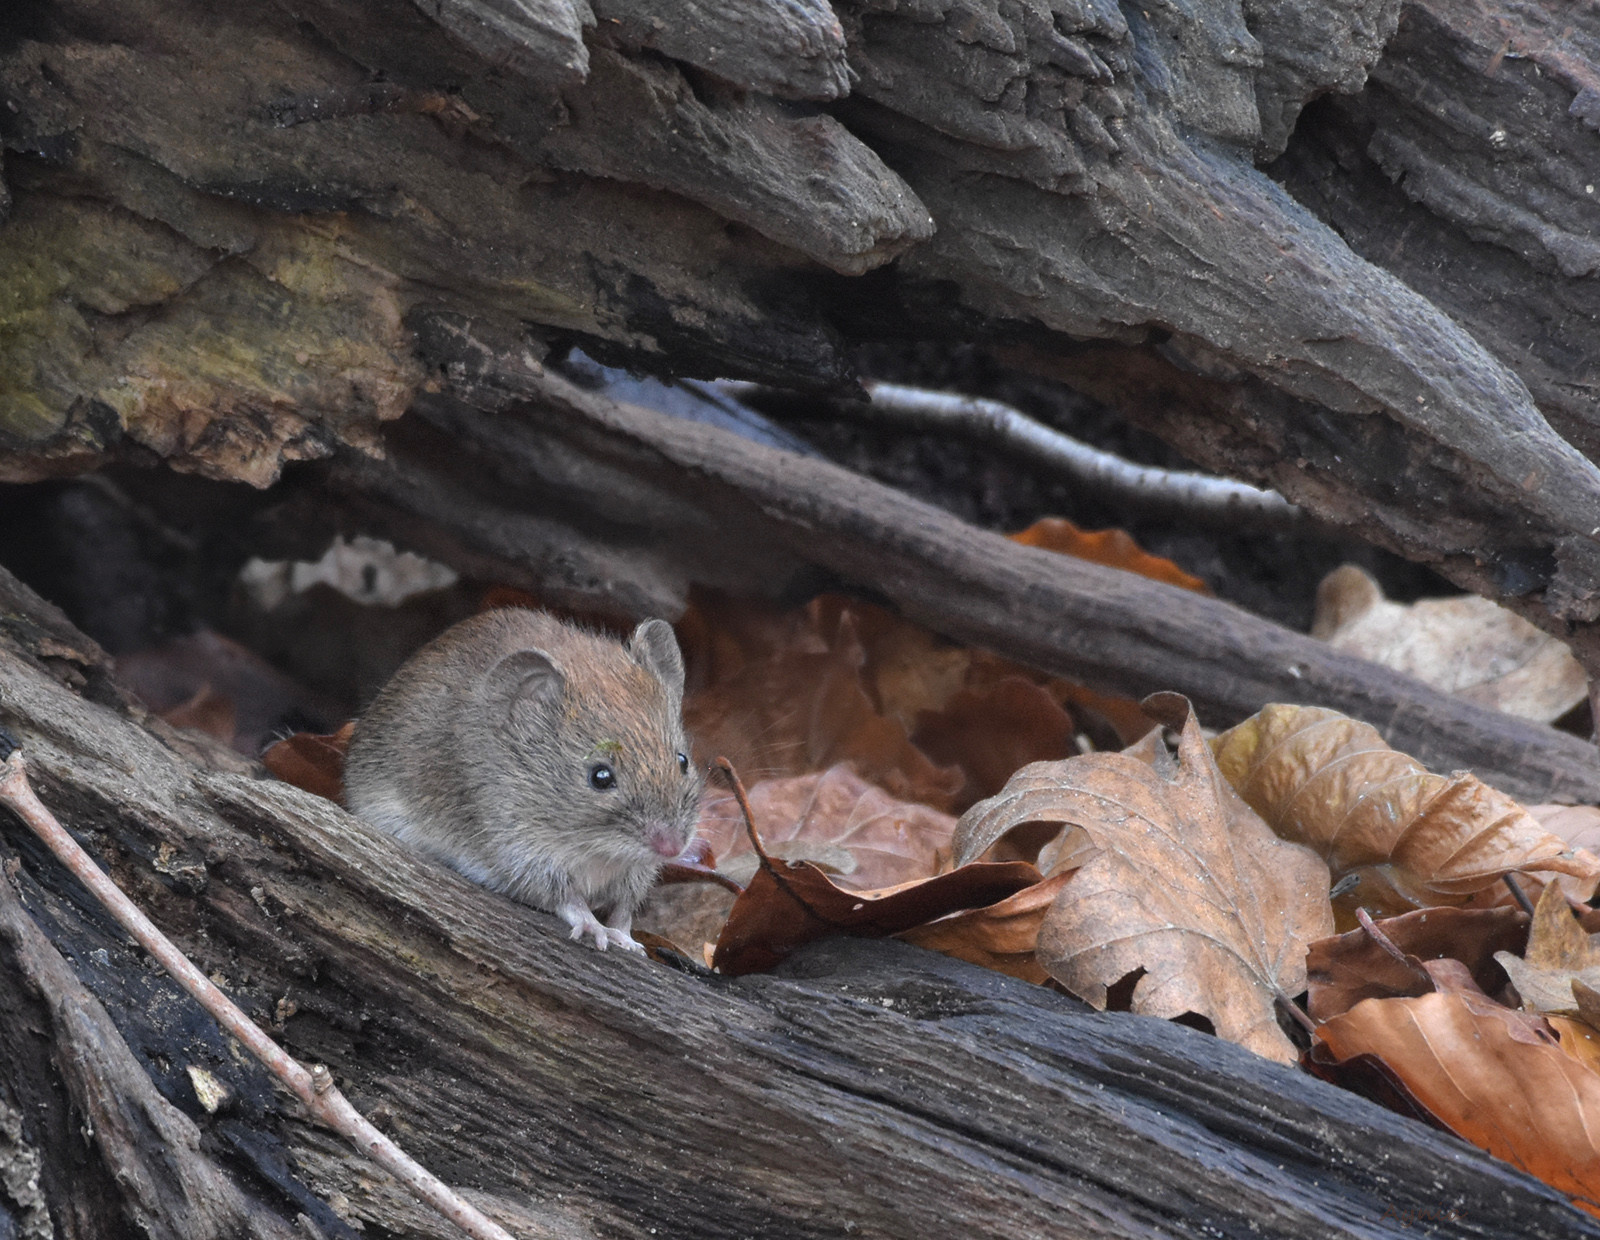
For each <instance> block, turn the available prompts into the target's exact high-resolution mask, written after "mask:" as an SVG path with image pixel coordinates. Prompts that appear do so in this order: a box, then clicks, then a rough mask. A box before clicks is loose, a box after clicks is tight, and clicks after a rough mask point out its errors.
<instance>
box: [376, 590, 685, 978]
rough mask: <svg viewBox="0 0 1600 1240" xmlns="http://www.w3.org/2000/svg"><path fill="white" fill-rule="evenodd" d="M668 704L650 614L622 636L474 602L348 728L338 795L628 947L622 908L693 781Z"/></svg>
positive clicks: (664, 636)
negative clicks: (473, 609)
mask: <svg viewBox="0 0 1600 1240" xmlns="http://www.w3.org/2000/svg"><path fill="white" fill-rule="evenodd" d="M682 706H683V657H682V655H681V654H680V653H679V651H678V642H677V639H676V638H675V637H674V636H673V633H672V629H671V627H670V626H668V625H667V623H666V622H665V621H663V620H646V621H645V622H644V623H643V624H641V625H639V627H638V628H636V629H635V630H634V631H633V635H632V636H631V637H630V638H629V639H628V640H627V642H626V643H620V642H617V641H614V640H613V639H611V638H609V637H605V636H601V635H599V634H595V633H590V632H586V631H584V630H582V629H578V628H575V627H573V626H572V625H569V624H566V623H563V622H562V621H560V620H557V619H556V618H555V617H553V616H550V615H547V614H545V613H544V612H536V611H524V610H518V609H509V608H508V609H502V610H497V611H489V612H484V613H483V614H482V615H478V616H474V617H473V618H472V619H470V620H464V621H462V622H461V623H460V624H458V625H456V626H454V627H453V628H451V629H449V630H447V631H446V632H445V633H443V634H441V635H440V636H439V637H437V638H435V639H434V640H433V641H432V642H430V643H429V644H428V645H426V646H424V647H423V648H422V649H421V650H419V651H418V652H417V653H416V654H415V655H413V656H412V657H411V658H410V660H408V661H407V662H406V664H405V665H404V666H403V667H402V668H401V669H400V670H399V671H398V672H396V673H395V675H394V678H393V679H392V680H391V681H390V682H389V683H388V685H386V686H385V687H384V689H383V691H382V692H381V693H379V694H378V697H377V699H376V700H375V701H374V702H373V703H372V706H371V707H370V708H369V709H368V711H367V713H366V715H365V716H363V717H362V719H361V721H360V722H359V723H358V724H357V725H356V729H355V733H354V735H353V736H352V737H351V739H350V750H349V754H348V756H347V758H346V762H345V799H346V801H347V802H348V804H349V806H350V808H351V809H352V810H353V811H354V812H355V813H357V814H359V815H360V816H361V817H362V818H364V819H366V820H367V821H368V822H370V823H371V824H372V825H373V826H376V827H380V828H382V829H383V830H385V831H389V832H392V833H393V834H395V835H397V836H399V837H400V839H402V840H404V841H405V842H406V843H408V844H411V845H413V846H414V847H416V848H419V849H421V850H422V851H424V852H426V853H430V854H431V855H433V856H435V857H437V858H439V859H440V860H441V861H444V862H445V863H446V864H448V865H450V866H451V867H453V868H454V869H456V870H459V871H460V872H461V873H462V874H465V875H466V876H467V877H468V878H471V879H474V880H476V881H477V882H480V883H482V884H483V885H484V886H486V887H492V888H494V889H495V890H497V891H504V892H506V893H507V894H509V895H511V896H513V897H515V898H516V899H518V900H522V901H524V902H526V903H528V904H532V905H535V906H537V907H538V908H542V909H545V910H547V911H548V912H552V913H556V914H557V915H559V916H560V917H561V918H562V919H563V920H565V921H566V923H567V924H568V925H569V926H571V927H572V937H573V938H575V939H583V938H589V939H591V940H593V942H594V944H595V946H596V947H599V948H600V949H602V950H604V949H605V948H606V946H607V945H608V944H614V945H616V946H619V947H625V948H630V949H633V950H642V949H641V948H639V947H638V945H637V944H636V943H635V942H634V940H633V938H632V936H631V935H630V933H629V929H630V927H631V925H632V922H633V914H634V910H635V909H637V908H638V906H639V903H640V901H641V900H643V899H644V895H645V893H646V892H647V891H648V890H649V889H650V886H651V884H652V883H654V882H655V880H656V877H657V875H658V874H659V873H660V870H661V866H662V865H663V864H664V863H665V861H666V860H667V859H668V858H670V857H674V856H677V855H678V853H679V852H681V851H682V850H683V848H684V847H685V846H686V845H687V843H688V840H689V836H690V835H691V833H692V832H693V830H694V822H695V815H696V809H697V806H698V801H699V795H700V779H699V776H698V774H697V773H696V771H695V770H694V767H693V765H692V763H690V761H689V759H688V757H687V756H686V755H687V754H688V752H689V745H688V742H687V740H686V739H685V736H684V732H683V718H682ZM608 910H609V914H610V915H609V917H608V918H607V921H606V923H605V924H601V922H600V920H599V918H598V917H597V916H596V913H597V912H599V913H605V912H607V911H608Z"/></svg>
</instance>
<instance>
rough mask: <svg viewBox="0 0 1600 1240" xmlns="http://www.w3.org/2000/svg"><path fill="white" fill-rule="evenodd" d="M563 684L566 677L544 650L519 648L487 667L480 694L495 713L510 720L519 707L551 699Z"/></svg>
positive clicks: (557, 695) (552, 700)
mask: <svg viewBox="0 0 1600 1240" xmlns="http://www.w3.org/2000/svg"><path fill="white" fill-rule="evenodd" d="M566 683H567V678H566V676H564V675H563V674H562V672H561V669H560V668H559V667H557V666H556V663H555V660H553V659H552V658H551V657H550V656H549V655H547V654H546V653H545V652H544V651H542V650H518V651H515V652H513V653H511V654H508V655H507V656H506V657H505V658H503V659H501V660H500V662H498V663H496V664H495V665H494V667H493V668H492V669H490V672H489V674H488V676H486V677H485V678H484V682H483V695H484V697H485V699H486V700H488V701H489V702H490V703H491V704H492V707H493V708H494V709H495V710H496V712H497V713H499V714H501V716H502V717H503V718H507V719H509V718H510V717H511V716H512V715H513V714H515V713H516V711H517V710H519V709H520V708H522V707H526V706H540V705H543V704H545V703H548V702H554V701H555V700H556V699H557V698H559V697H560V696H561V690H562V688H563V687H565V685H566Z"/></svg>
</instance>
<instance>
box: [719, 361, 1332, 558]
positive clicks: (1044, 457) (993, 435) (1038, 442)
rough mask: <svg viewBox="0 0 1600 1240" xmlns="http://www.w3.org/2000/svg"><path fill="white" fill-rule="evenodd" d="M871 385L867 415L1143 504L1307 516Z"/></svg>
mask: <svg viewBox="0 0 1600 1240" xmlns="http://www.w3.org/2000/svg"><path fill="white" fill-rule="evenodd" d="M716 386H717V388H718V389H719V390H721V391H723V392H725V393H727V394H728V395H730V396H735V397H744V396H750V395H755V394H758V393H761V392H765V391H771V390H773V389H769V388H766V387H763V386H762V385H760V384H756V383H737V382H733V381H729V380H723V381H721V382H719V383H718V384H717V385H716ZM867 390H868V391H869V392H871V393H872V403H871V404H870V405H868V406H866V407H865V409H864V410H863V412H862V416H865V417H869V418H873V419H876V420H879V421H884V422H894V423H898V424H900V425H904V426H912V427H917V428H919V429H926V430H936V431H943V432H951V431H954V432H956V433H958V434H962V435H967V436H973V437H977V438H981V439H985V440H988V441H989V442H991V443H994V444H997V445H999V446H1001V447H1003V448H1007V449H1009V450H1011V451H1013V452H1016V453H1017V454H1019V455H1021V456H1025V457H1027V458H1028V459H1030V460H1032V461H1034V462H1036V463H1038V464H1039V465H1042V466H1044V467H1045V468H1046V469H1050V470H1054V471H1057V472H1059V473H1061V474H1063V475H1065V476H1066V477H1067V478H1070V479H1071V480H1072V481H1074V482H1077V483H1079V484H1081V485H1083V486H1085V487H1088V488H1090V489H1092V490H1094V491H1096V492H1098V493H1100V494H1101V495H1104V496H1107V497H1108V498H1111V499H1116V500H1120V501H1122V502H1124V503H1127V504H1130V505H1133V506H1136V507H1138V508H1139V509H1141V510H1144V511H1162V512H1165V511H1175V512H1181V513H1183V514H1184V515H1186V516H1188V517H1190V518H1193V519H1195V520H1202V521H1207V522H1212V523H1215V522H1221V521H1238V520H1240V519H1241V518H1244V519H1248V520H1249V521H1251V522H1252V523H1254V524H1256V525H1257V526H1260V527H1263V528H1273V529H1276V528H1283V527H1287V526H1293V525H1296V524H1298V523H1299V522H1300V521H1301V520H1302V519H1303V513H1302V511H1301V509H1299V508H1298V507H1296V506H1295V505H1294V504H1291V503H1290V502H1289V501H1288V500H1286V499H1284V498H1283V496H1281V495H1279V494H1278V493H1277V492H1276V491H1263V490H1261V489H1260V488H1258V487H1253V486H1251V485H1249V484H1248V483H1245V482H1238V481H1236V480H1234V479H1232V478H1217V477H1214V476H1212V475H1210V474H1198V473H1189V472H1186V471H1183V470H1175V469H1160V468H1158V467H1156V466H1153V465H1135V464H1134V463H1133V462H1131V461H1125V460H1123V459H1122V458H1121V457H1120V456H1117V455H1115V454H1114V453H1111V452H1105V451H1102V450H1101V449H1099V448H1095V447H1091V446H1090V445H1089V444H1086V443H1084V442H1083V441H1081V440H1078V439H1074V438H1072V437H1071V436H1070V435H1065V434H1063V433H1062V432H1060V431H1058V430H1054V429H1052V428H1051V427H1048V426H1045V425H1044V424H1043V423H1041V422H1037V421H1035V420H1034V419H1033V418H1030V417H1029V416H1028V415H1027V414H1025V413H1023V412H1022V411H1021V410H1020V409H1015V408H1013V407H1012V406H1010V405H1007V404H1003V403H1002V402H1000V401H997V400H986V399H982V398H980V397H976V396H964V395H961V394H960V393H956V392H932V391H929V390H927V389H926V388H915V387H905V386H903V385H901V384H898V383H869V384H868V385H867Z"/></svg>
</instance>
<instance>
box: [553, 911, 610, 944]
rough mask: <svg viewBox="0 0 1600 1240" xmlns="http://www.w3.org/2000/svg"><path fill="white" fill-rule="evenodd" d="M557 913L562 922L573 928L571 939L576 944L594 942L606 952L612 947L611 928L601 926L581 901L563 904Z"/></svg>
mask: <svg viewBox="0 0 1600 1240" xmlns="http://www.w3.org/2000/svg"><path fill="white" fill-rule="evenodd" d="M556 913H557V916H559V917H560V918H561V920H562V921H564V922H566V923H567V925H569V926H571V927H572V934H571V935H570V936H569V937H571V938H572V939H573V940H574V941H575V942H578V943H582V942H585V941H589V942H592V943H593V944H594V945H595V946H596V947H598V948H599V949H600V950H601V951H605V949H606V948H607V947H609V946H610V945H611V933H612V932H611V929H610V927H608V926H603V925H601V924H600V919H599V918H598V917H596V916H595V915H594V913H593V912H591V911H590V909H589V906H588V905H587V904H585V903H583V902H582V901H581V900H574V901H572V903H570V904H563V905H562V906H561V907H560V908H559V909H558V910H556Z"/></svg>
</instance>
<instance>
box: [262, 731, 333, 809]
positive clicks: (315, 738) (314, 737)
mask: <svg viewBox="0 0 1600 1240" xmlns="http://www.w3.org/2000/svg"><path fill="white" fill-rule="evenodd" d="M355 727H356V725H355V722H354V721H351V722H350V723H347V724H345V725H344V727H342V728H340V729H339V730H338V731H337V732H331V733H329V734H327V735H326V736H323V735H319V734H317V733H315V732H296V733H294V734H293V735H292V736H286V737H284V738H283V740H281V741H279V742H278V743H277V744H275V745H272V746H270V747H269V748H268V749H267V751H266V752H265V753H264V754H262V755H261V761H262V762H264V763H265V764H266V767H267V770H269V771H271V772H272V773H273V774H274V775H276V776H277V777H278V778H279V779H281V780H283V781H284V782H285V783H288V784H293V785H294V786H295V787H296V788H303V789H305V791H307V792H311V793H315V794H316V795H317V796H319V797H327V799H328V800H330V801H336V802H337V801H343V799H344V751H345V749H346V748H348V746H349V744H350V734H351V733H352V732H354V731H355Z"/></svg>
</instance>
